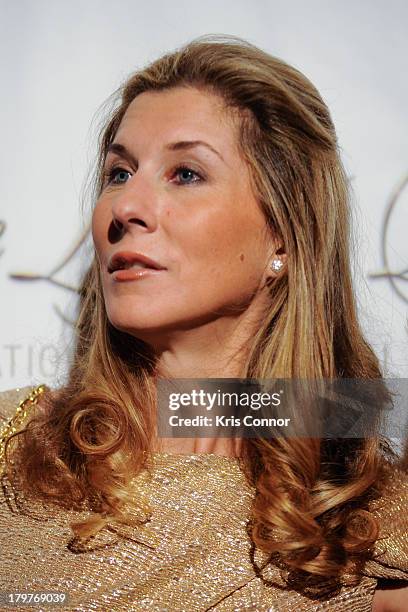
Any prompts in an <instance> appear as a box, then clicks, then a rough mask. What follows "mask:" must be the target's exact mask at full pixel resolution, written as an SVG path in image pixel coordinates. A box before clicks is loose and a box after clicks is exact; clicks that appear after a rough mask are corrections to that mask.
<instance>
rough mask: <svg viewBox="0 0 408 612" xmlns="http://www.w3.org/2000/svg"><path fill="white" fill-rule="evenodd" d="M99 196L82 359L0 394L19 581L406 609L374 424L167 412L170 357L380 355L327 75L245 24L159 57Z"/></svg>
mask: <svg viewBox="0 0 408 612" xmlns="http://www.w3.org/2000/svg"><path fill="white" fill-rule="evenodd" d="M95 200H96V203H95V206H94V209H93V216H92V234H93V239H94V244H95V259H94V261H93V263H92V265H91V267H90V269H89V271H88V272H87V274H86V276H85V278H84V280H83V283H82V288H81V310H80V314H79V318H78V324H77V326H76V332H77V343H76V351H75V355H74V358H73V362H72V365H71V369H70V375H69V380H68V382H67V384H66V385H65V386H64V387H63V388H61V389H59V390H58V391H57V390H54V391H53V390H50V389H47V388H44V387H40V388H38V389H37V390H35V391H34V392H33V393H32V394H31V395H29V396H28V397H26V398H25V400H24V396H25V395H26V393H27V390H15V391H14V392H8V393H6V394H3V399H2V404H3V414H4V418H5V419H10V418H11V419H12V420H11V421H9V422H8V424H7V426H6V428H5V431H4V433H3V439H4V443H3V446H4V447H5V449H4V450H5V458H4V461H3V465H4V474H3V478H2V481H3V500H2V501H3V504H2V505H0V517H1V520H0V524H1V527H0V536H1V540H2V542H1V545H2V555H3V558H2V564H1V570H0V572H1V579H0V590H2V591H13V592H14V591H17V590H21V591H28V590H31V591H36V592H47V593H51V592H53V593H59V592H67V593H69V597H70V599H69V602H68V603H67V602H66V603H65V605H66V609H69V610H90V609H96V610H105V609H106V610H163V611H164V610H169V611H170V610H171V611H176V610H186V611H193V610H218V611H220V610H223V611H226V610H249V609H253V610H290V609H292V608H295V607H296V608H297V609H299V610H315V609H330V610H345V609H353V610H354V609H356V610H370V609H371V608H372V606H373V609H375V610H377V611H378V610H389V609H393V610H394V609H395V610H396V609H398V610H400V609H401V610H402V609H404V608H403V607H402V605H403V604H402V602H403V601H404V595H405V597H406V596H407V589H406V581H407V580H408V545H407V542H406V540H404V534H405V536H406V532H407V519H406V517H405V513H403V512H401V510H402V507H403V505H405V504H406V502H407V499H408V495H407V491H408V483H407V477H406V474H405V473H404V472H403V471H402V469H399V468H398V466H397V465H396V460H395V459H393V458H392V456H391V452H390V451H387V446H386V444H385V442H382V440H381V439H380V438H379V437H378V438H373V437H371V438H365V439H363V438H358V439H343V440H336V439H316V438H313V439H311V438H310V439H306V438H285V437H280V438H274V439H270V438H261V437H260V438H252V439H232V438H230V439H228V438H227V439H226V438H218V437H215V438H212V439H211V438H210V439H207V438H200V439H193V438H182V439H178V438H177V439H169V438H160V437H159V436H158V435H157V423H156V419H155V407H156V406H155V400H156V392H155V389H156V384H157V382H158V381H159V379H161V378H170V379H173V378H210V379H211V378H226V377H229V378H303V379H322V378H327V379H333V378H361V379H381V371H380V368H379V363H378V359H377V357H376V356H375V354H374V353H373V351H372V349H371V347H370V346H369V345H368V343H367V342H366V340H365V339H364V337H363V334H362V332H361V329H360V326H359V323H358V321H357V316H356V306H355V299H354V295H353V289H352V282H351V275H350V261H349V231H350V229H349V195H348V185H347V179H346V176H345V173H344V169H343V166H342V164H341V161H340V157H339V153H338V148H337V141H336V135H335V131H334V127H333V124H332V121H331V118H330V115H329V112H328V110H327V108H326V106H325V104H324V103H323V101H322V99H321V98H320V96H319V94H318V92H317V91H316V89H315V88H314V87H313V85H312V84H311V83H310V82H309V81H308V80H307V79H306V78H305V77H304V76H303V75H302V74H300V73H299V72H298V71H297V70H295V69H294V68H292V67H291V66H288V65H287V64H285V63H284V62H282V61H280V60H278V59H276V58H274V57H271V56H270V55H268V54H267V53H265V52H263V51H261V50H259V49H257V48H256V47H254V46H252V45H250V44H248V43H246V42H245V41H242V40H239V39H230V38H226V39H213V38H210V39H199V40H196V41H193V42H192V43H190V44H188V45H186V46H185V47H184V48H182V49H181V50H179V51H176V52H174V53H170V54H168V55H165V56H163V57H161V58H160V59H158V60H157V61H155V62H153V63H152V64H151V65H149V66H148V67H147V68H146V69H144V70H141V71H139V72H137V73H136V74H134V75H133V76H131V77H130V78H129V79H128V81H127V82H126V83H125V84H124V86H123V88H122V89H121V91H120V99H119V104H118V105H117V107H116V109H115V110H114V112H113V114H112V116H111V117H110V119H109V121H108V122H107V124H106V126H105V128H104V130H103V131H102V134H101V140H100V152H99V161H98V167H97V173H96V181H95ZM21 399H22V400H23V401H21ZM20 401H21V403H20V407H19V412H18V413H17V414H16V415H15V416H14V420H13V417H12V415H13V414H14V412H15V409H16V405H17V404H18V403H19V402H20ZM16 432H17V433H16ZM70 526H71V528H72V530H73V534H72V531H70ZM73 535H74V537H72V536H73ZM382 580H383V581H382ZM387 581H391V582H387ZM63 605H64V604H63ZM398 606H399V607H398ZM405 609H406V608H405Z"/></svg>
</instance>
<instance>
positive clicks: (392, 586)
mask: <svg viewBox="0 0 408 612" xmlns="http://www.w3.org/2000/svg"><path fill="white" fill-rule="evenodd" d="M387 472H388V477H387V483H386V485H385V487H384V491H383V494H382V496H381V497H380V498H379V499H377V500H376V501H375V502H374V503H373V504H372V507H371V511H372V513H373V514H374V516H375V517H376V519H377V521H378V526H379V536H378V539H377V542H376V544H375V547H374V553H373V555H372V558H371V559H370V561H368V562H367V563H366V565H365V568H364V574H365V575H367V576H370V577H372V578H376V579H377V589H376V591H375V594H374V599H373V607H372V610H373V611H375V612H388V611H390V610H394V611H395V612H398V611H399V610H406V607H404V606H405V602H406V601H407V597H408V473H407V472H406V471H405V470H403V469H401V468H399V467H393V466H388V467H387Z"/></svg>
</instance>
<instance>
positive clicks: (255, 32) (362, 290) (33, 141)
mask: <svg viewBox="0 0 408 612" xmlns="http://www.w3.org/2000/svg"><path fill="white" fill-rule="evenodd" d="M0 7H1V15H0V45H1V53H0V58H1V59H0V63H1V86H2V96H1V98H0V106H1V109H2V114H1V117H2V121H1V127H2V130H1V145H2V146H1V147H0V157H1V181H0V222H1V224H0V300H1V301H0V303H1V320H0V389H8V388H11V387H21V386H23V385H27V384H37V383H41V382H46V383H48V384H50V385H52V386H54V385H58V384H60V383H61V382H62V381H63V378H64V373H65V371H66V357H67V351H68V350H69V346H70V337H71V336H70V326H69V324H67V323H64V321H63V318H62V317H67V318H72V316H73V314H74V309H75V303H76V299H75V294H74V293H73V292H72V291H70V290H69V288H65V287H63V286H62V285H63V284H65V285H72V286H77V285H78V275H79V273H80V271H81V269H82V268H83V266H84V265H85V263H86V253H89V249H90V245H89V243H88V244H87V245H85V248H84V249H82V251H80V252H77V253H76V254H75V256H74V257H73V258H72V259H71V260H69V262H68V263H67V264H66V265H65V266H63V267H62V269H61V270H60V271H59V272H58V273H56V274H55V275H54V276H53V279H54V282H51V281H50V280H47V279H43V280H41V279H38V280H24V279H21V278H20V279H15V278H13V277H12V275H13V274H14V275H15V274H21V273H25V274H30V275H37V276H38V275H40V276H41V275H43V276H47V275H49V274H50V272H51V271H52V270H53V269H54V268H56V267H57V266H58V265H59V264H61V263H62V262H63V261H64V259H66V258H67V256H68V255H69V253H70V252H71V251H72V249H73V248H74V247H75V244H76V243H77V241H78V239H79V237H80V236H81V234H82V233H83V231H84V228H85V227H86V223H87V221H88V219H87V218H86V216H85V217H84V216H83V215H82V213H81V208H80V201H81V194H82V188H83V185H84V180H85V177H86V175H87V171H88V169H89V164H90V162H91V160H92V155H93V154H94V152H95V148H94V141H93V132H92V130H90V127H91V125H92V122H93V118H94V116H95V113H96V111H97V109H98V108H99V107H100V105H101V104H102V103H103V102H104V100H105V99H106V98H107V97H108V96H109V94H110V93H111V92H112V91H113V90H114V89H116V88H117V87H118V86H119V84H120V83H121V81H122V80H123V79H124V78H125V77H126V76H127V75H129V74H130V73H131V72H132V71H133V70H135V69H137V68H138V67H141V66H143V65H144V64H145V63H146V62H148V61H150V60H152V59H154V58H156V57H157V56H158V55H159V54H161V53H163V52H164V51H168V50H171V49H174V48H175V47H177V46H179V45H181V44H183V43H184V42H187V41H188V40H190V39H191V38H193V37H195V36H198V35H201V34H206V33H218V34H233V35H237V36H241V37H243V38H246V39H247V40H249V41H250V42H253V43H255V44H256V45H258V46H260V47H261V48H263V49H265V50H266V51H268V52H270V53H272V54H273V55H277V56H278V57H281V58H282V59H284V60H286V61H288V62H289V63H291V64H293V65H294V66H296V67H297V68H299V69H300V70H301V71H302V72H304V73H305V75H306V76H308V77H309V78H310V79H311V80H312V82H313V83H314V84H315V85H316V86H317V88H318V89H319V91H320V93H321V94H322V96H323V98H324V100H325V101H326V103H327V104H328V106H329V108H330V110H331V113H332V116H333V119H334V122H335V124H336V127H337V132H338V136H339V141H340V144H341V147H342V151H343V159H344V162H345V164H346V168H347V171H348V173H349V175H350V177H352V184H353V187H354V193H355V202H354V216H355V235H356V245H357V249H356V258H355V260H354V262H353V270H354V278H355V284H356V288H357V293H358V302H359V312H360V317H361V321H362V323H363V325H364V329H365V330H366V334H367V336H368V339H369V341H370V342H371V343H372V345H373V347H374V348H375V350H376V351H377V353H378V354H379V356H380V358H381V360H382V363H383V364H384V366H385V367H386V374H387V375H388V376H403V377H406V376H407V377H408V329H407V299H408V284H407V281H406V280H404V279H401V278H400V279H394V283H395V284H394V286H393V285H392V284H391V282H390V278H389V275H388V276H385V277H384V276H380V277H377V278H374V277H373V275H376V274H377V275H378V274H381V273H383V272H384V260H383V256H382V250H381V244H382V233H383V229H384V222H385V215H386V211H387V206H388V204H389V201H390V198H391V196H392V193H393V192H394V191H395V190H396V189H398V186H401V185H402V184H403V181H404V178H405V177H406V175H407V172H408V120H407V109H408V79H407V74H408V70H407V68H408V66H407V63H408V62H407V58H408V37H407V36H406V24H407V20H408V4H407V3H406V2H405V1H404V0H400V1H398V0H391V1H389V2H384V1H382V2H380V1H374V0H359V1H358V2H352V1H351V0H350V1H343V2H337V3H335V2H327V0H308V2H302V1H300V0H286V1H285V2H277V1H274V0H270V1H266V0H222V1H221V2H220V1H219V0H206V2H191V1H190V2H185V1H173V2H167V1H166V0H150V1H149V2H145V1H143V2H142V1H138V0H115V1H112V0H109V1H108V0H98V1H96V0H93V1H92V0H70V2H66V1H64V0H15V1H14V2H9V1H8V0H0ZM407 202H408V186H407V188H406V189H401V193H400V195H399V196H398V198H397V199H396V201H395V206H394V208H393V211H392V214H391V216H390V220H389V226H388V233H387V237H386V247H387V257H388V260H389V261H388V263H389V268H388V272H390V271H391V272H393V273H399V274H401V273H403V272H404V270H405V269H407V268H408V265H407V261H408V246H407V238H406V233H407V229H408V209H407ZM88 210H89V209H88ZM81 266H82V267H81ZM385 271H386V272H387V270H385ZM405 278H408V277H407V275H405Z"/></svg>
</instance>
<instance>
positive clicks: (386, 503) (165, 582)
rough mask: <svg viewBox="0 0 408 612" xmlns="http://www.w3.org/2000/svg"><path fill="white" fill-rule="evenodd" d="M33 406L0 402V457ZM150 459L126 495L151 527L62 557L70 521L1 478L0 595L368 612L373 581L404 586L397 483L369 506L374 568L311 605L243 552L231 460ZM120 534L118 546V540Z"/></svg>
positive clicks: (242, 485) (405, 484)
mask: <svg viewBox="0 0 408 612" xmlns="http://www.w3.org/2000/svg"><path fill="white" fill-rule="evenodd" d="M33 392H34V394H32V393H33ZM33 398H35V390H34V389H32V388H31V387H25V388H22V389H13V390H11V391H6V392H2V393H0V448H1V431H2V434H3V442H4V437H5V435H7V434H9V433H10V431H11V430H12V429H13V428H12V427H11V426H10V424H11V423H14V426H15V427H20V426H22V424H23V423H24V418H25V417H26V413H27V412H28V408H30V406H31V410H34V409H35V406H34V404H35V401H33ZM16 409H18V411H19V412H20V416H19V417H18V418H17V420H16ZM13 419H14V420H13ZM151 461H152V464H151V469H150V470H144V471H143V472H142V473H141V474H139V475H138V476H137V477H136V479H135V480H134V485H135V493H137V495H139V496H142V497H143V498H144V499H146V500H148V501H149V504H150V506H151V507H152V509H153V514H152V517H151V520H150V521H149V522H148V523H146V524H145V525H142V526H141V527H140V528H137V529H136V528H127V527H126V526H123V527H122V526H117V525H115V527H113V526H111V527H108V528H104V529H103V530H102V531H101V532H100V533H98V534H97V536H96V537H95V538H94V539H93V541H92V545H91V546H90V547H89V549H85V550H83V551H81V552H78V551H77V552H73V551H72V550H71V549H70V548H68V543H69V542H70V541H71V539H72V531H71V529H70V527H69V523H70V522H71V521H73V520H78V519H79V518H82V516H81V513H79V512H76V511H67V510H62V509H57V508H56V507H54V506H53V507H52V508H51V507H45V506H44V505H43V504H41V503H40V502H38V503H35V502H33V501H32V500H31V501H30V503H29V504H26V505H25V504H24V495H23V494H22V492H21V491H16V490H15V489H14V488H13V487H11V486H8V484H7V483H8V482H9V481H8V480H7V478H5V474H3V477H2V485H3V486H2V488H1V490H0V557H1V559H0V593H3V596H5V593H6V592H7V593H16V592H24V593H28V592H30V593H32V592H36V593H61V592H65V593H68V596H69V599H68V601H67V603H66V605H65V604H64V605H59V606H58V607H55V606H50V605H49V604H48V605H43V606H42V607H41V605H40V604H37V605H36V607H35V608H34V609H35V610H44V611H45V610H50V609H58V610H70V611H83V612H89V611H91V610H98V611H101V610H106V611H109V612H115V611H118V612H119V611H120V612H125V611H126V612H127V611H139V610H140V611H142V610H150V611H152V610H154V611H157V612H195V611H197V612H204V611H209V610H216V611H217V612H233V611H234V612H238V611H244V610H256V611H260V612H263V611H270V612H272V611H275V610H276V611H284V612H290V611H291V610H297V611H299V612H300V611H310V610H334V611H340V610H341V611H344V610H352V611H353V612H357V611H369V610H371V604H372V598H373V594H374V590H375V587H376V585H377V579H378V578H389V579H396V580H408V507H407V506H408V505H407V500H408V480H407V477H406V475H405V474H404V473H402V472H396V473H395V477H394V479H393V481H392V483H391V485H390V487H389V490H388V491H387V495H386V496H385V497H383V498H381V500H378V501H377V502H376V503H377V505H378V507H376V508H374V510H375V512H376V513H377V516H378V517H379V519H380V524H381V534H380V536H381V537H380V539H379V540H378V542H377V544H376V559H375V561H374V560H373V561H370V562H369V563H367V564H366V566H365V568H364V570H363V571H362V577H361V581H360V582H359V584H358V585H354V586H351V585H349V584H344V586H342V587H341V589H340V591H339V592H337V593H336V594H334V595H333V594H331V595H330V596H328V598H326V599H324V600H313V599H310V598H308V597H307V596H305V595H302V594H300V593H298V592H297V591H296V590H292V589H290V588H289V587H288V586H287V584H286V583H285V581H284V579H283V577H282V575H281V572H280V570H279V569H278V568H276V567H275V566H272V565H271V564H268V565H266V567H263V566H264V565H265V561H266V560H267V555H266V554H265V553H262V551H259V550H258V549H256V550H255V551H254V549H253V546H252V544H251V541H250V538H249V535H248V532H247V529H246V526H247V520H248V516H249V511H250V506H251V502H252V499H253V496H254V493H255V491H254V489H253V488H252V487H251V486H250V485H249V484H248V482H247V479H246V477H245V476H244V474H243V472H242V470H241V467H240V463H239V460H238V459H235V458H232V457H222V456H218V455H213V454H201V455H173V454H166V453H156V454H154V455H153V458H152V460H151ZM0 463H1V455H0ZM0 471H1V470H0ZM121 529H123V534H125V535H126V536H127V539H123V538H121V537H118V532H119V533H120V530H121ZM262 567H263V569H259V568H262ZM257 568H258V569H257ZM0 609H4V610H8V611H12V610H23V609H24V610H29V609H33V608H29V607H27V606H23V607H18V606H15V607H13V606H12V605H7V607H2V606H1V605H0ZM407 609H408V608H407Z"/></svg>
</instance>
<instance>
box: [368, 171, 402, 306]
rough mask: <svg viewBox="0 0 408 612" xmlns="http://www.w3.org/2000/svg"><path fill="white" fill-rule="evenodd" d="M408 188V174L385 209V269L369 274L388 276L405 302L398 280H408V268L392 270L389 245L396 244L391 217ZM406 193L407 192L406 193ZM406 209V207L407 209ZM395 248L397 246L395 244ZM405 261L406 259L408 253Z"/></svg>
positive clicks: (377, 277)
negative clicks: (392, 233) (391, 227)
mask: <svg viewBox="0 0 408 612" xmlns="http://www.w3.org/2000/svg"><path fill="white" fill-rule="evenodd" d="M407 188H408V174H407V175H406V176H405V177H404V178H403V180H402V181H401V182H400V184H399V185H397V187H396V188H395V189H394V191H393V193H392V194H391V196H390V198H389V200H388V203H387V205H386V209H385V215H384V221H383V226H382V230H381V258H382V265H383V269H382V270H380V271H378V272H373V273H372V274H369V275H368V278H372V279H379V278H387V279H388V281H389V283H390V285H391V288H392V289H393V290H394V291H395V293H396V294H397V295H398V297H399V298H400V299H401V300H403V301H404V302H408V295H407V294H406V293H404V292H403V291H401V289H400V287H399V286H398V285H397V282H396V281H398V280H400V281H405V282H407V281H408V268H407V267H404V268H402V269H401V270H394V271H393V270H392V269H391V265H390V257H389V246H390V245H394V241H393V240H392V239H391V238H390V236H389V234H390V222H391V218H392V216H393V215H394V216H395V211H396V208H397V204H398V203H399V202H400V200H401V199H402V194H403V192H404V190H406V189H407ZM405 195H406V194H405ZM405 210H406V209H405ZM393 250H394V251H395V248H394V246H393ZM404 257H405V261H406V259H407V258H406V255H405V256H404Z"/></svg>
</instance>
